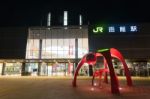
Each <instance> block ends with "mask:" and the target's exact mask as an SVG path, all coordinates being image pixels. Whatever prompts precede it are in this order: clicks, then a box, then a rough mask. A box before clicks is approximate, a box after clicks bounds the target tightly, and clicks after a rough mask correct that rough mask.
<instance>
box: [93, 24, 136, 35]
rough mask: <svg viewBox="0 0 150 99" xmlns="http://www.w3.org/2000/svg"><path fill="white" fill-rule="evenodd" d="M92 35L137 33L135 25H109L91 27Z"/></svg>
mask: <svg viewBox="0 0 150 99" xmlns="http://www.w3.org/2000/svg"><path fill="white" fill-rule="evenodd" d="M91 30H92V32H93V33H94V34H103V33H135V32H138V26H137V25H126V24H117V25H116V24H110V25H107V26H106V25H95V26H92V27H91Z"/></svg>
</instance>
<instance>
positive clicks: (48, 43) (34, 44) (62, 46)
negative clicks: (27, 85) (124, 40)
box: [26, 28, 88, 59]
mask: <svg viewBox="0 0 150 99" xmlns="http://www.w3.org/2000/svg"><path fill="white" fill-rule="evenodd" d="M76 50H78V51H77V52H78V53H75V52H76ZM87 52H88V31H87V29H63V28H58V29H48V28H33V29H32V28H31V29H30V30H29V36H28V41H27V49H26V59H53V58H76V55H75V54H78V57H77V58H81V57H82V56H83V55H84V54H86V53H87Z"/></svg>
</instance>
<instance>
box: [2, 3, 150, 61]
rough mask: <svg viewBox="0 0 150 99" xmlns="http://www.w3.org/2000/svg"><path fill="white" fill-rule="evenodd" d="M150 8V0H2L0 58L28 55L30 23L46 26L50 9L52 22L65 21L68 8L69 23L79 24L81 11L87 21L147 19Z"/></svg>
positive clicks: (149, 15)
mask: <svg viewBox="0 0 150 99" xmlns="http://www.w3.org/2000/svg"><path fill="white" fill-rule="evenodd" d="M149 9H150V5H149V1H148V0H47V1H44V0H1V1H0V58H9V59H11V58H25V49H26V42H27V33H28V32H27V31H28V27H30V26H45V25H46V20H47V14H48V12H51V14H52V25H62V23H63V20H62V19H63V11H64V10H67V11H68V12H69V25H78V15H79V14H82V15H83V22H84V24H86V25H87V24H94V23H115V24H117V23H128V22H129V23H145V22H146V23H148V22H150V14H149V13H150V11H149ZM147 39H148V38H147ZM112 40H113V39H112ZM125 40H126V39H124V41H125ZM127 40H130V38H128V39H127ZM140 41H142V38H141V39H140ZM140 41H139V42H140ZM132 45H134V43H133V44H132ZM140 45H142V44H141V43H140ZM130 46H131V45H130ZM146 46H147V44H146ZM146 46H144V45H143V47H146ZM104 47H107V46H104ZM132 47H134V46H132Z"/></svg>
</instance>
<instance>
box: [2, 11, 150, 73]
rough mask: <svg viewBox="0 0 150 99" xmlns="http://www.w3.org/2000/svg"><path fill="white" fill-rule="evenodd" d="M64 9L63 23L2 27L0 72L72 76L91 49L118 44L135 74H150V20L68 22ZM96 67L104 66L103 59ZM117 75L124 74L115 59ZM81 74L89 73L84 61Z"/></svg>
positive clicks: (92, 50)
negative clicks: (95, 22)
mask: <svg viewBox="0 0 150 99" xmlns="http://www.w3.org/2000/svg"><path fill="white" fill-rule="evenodd" d="M67 16H68V15H67V12H66V11H65V12H64V22H63V25H62V26H51V14H50V13H49V14H48V19H47V20H48V21H47V22H48V23H47V26H32V27H1V28H0V46H1V47H0V75H9V76H11V75H31V76H37V75H39V76H71V75H73V73H74V70H75V68H76V66H77V64H78V62H79V60H80V59H81V58H82V57H83V55H85V54H86V53H88V52H95V51H97V50H98V49H103V48H116V49H118V50H119V51H120V52H121V53H122V54H123V56H124V58H125V60H126V62H127V65H128V66H129V69H130V71H131V74H132V75H133V76H149V74H150V53H149V51H150V45H149V42H150V39H149V38H150V34H149V33H150V30H149V28H150V24H149V23H125V24H124V23H118V24H116V23H115V24H114V23H113V24H110V23H108V24H107V23H103V24H90V25H83V24H82V16H81V15H79V25H74V26H73V25H68V21H67V20H68V17H67ZM97 61H99V62H98V63H97V64H96V66H95V67H97V68H100V67H101V66H102V61H101V59H98V60H97ZM113 64H114V67H115V70H116V73H117V74H118V75H124V70H123V68H122V65H121V63H120V62H119V61H118V60H116V59H113ZM84 65H85V66H83V68H82V69H81V71H80V75H89V66H88V65H87V64H84Z"/></svg>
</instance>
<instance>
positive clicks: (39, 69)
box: [38, 62, 42, 76]
mask: <svg viewBox="0 0 150 99" xmlns="http://www.w3.org/2000/svg"><path fill="white" fill-rule="evenodd" d="M41 64H42V63H41V62H39V63H38V76H40V75H41Z"/></svg>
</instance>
